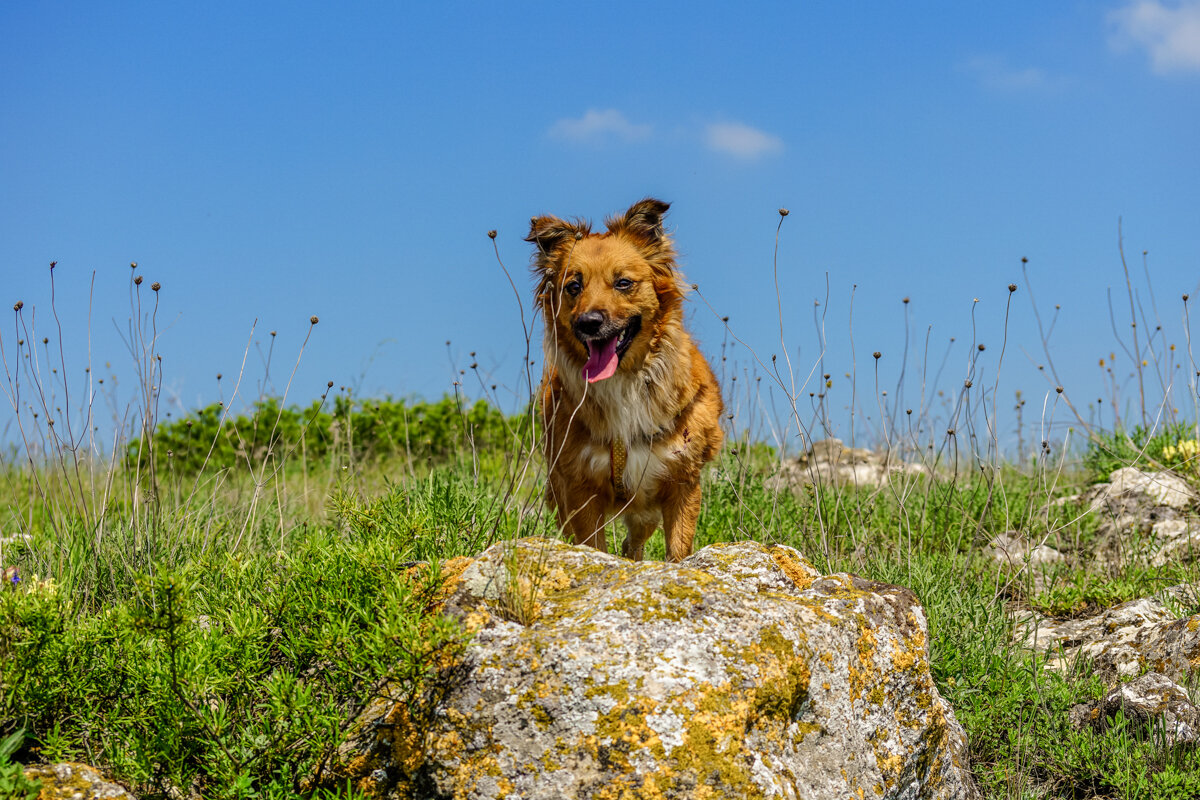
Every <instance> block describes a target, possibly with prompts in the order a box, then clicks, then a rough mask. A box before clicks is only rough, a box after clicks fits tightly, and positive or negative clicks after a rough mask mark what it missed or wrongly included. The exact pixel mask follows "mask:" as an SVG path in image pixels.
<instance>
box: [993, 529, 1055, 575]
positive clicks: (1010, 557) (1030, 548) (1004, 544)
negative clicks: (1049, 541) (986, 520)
mask: <svg viewBox="0 0 1200 800" xmlns="http://www.w3.org/2000/svg"><path fill="white" fill-rule="evenodd" d="M984 552H985V553H986V554H987V556H988V557H989V558H991V559H992V560H993V561H998V562H1000V563H1001V564H1003V565H1005V566H1006V567H1009V568H1012V569H1020V568H1022V567H1026V566H1028V567H1030V568H1040V567H1046V566H1048V565H1050V564H1057V563H1058V562H1060V561H1062V560H1063V559H1064V556H1063V554H1062V553H1060V552H1058V551H1057V550H1055V549H1054V548H1053V547H1050V546H1049V545H1046V544H1034V543H1033V542H1031V541H1029V539H1027V538H1026V537H1025V536H1024V535H1022V534H1020V533H1018V532H1017V531H1007V532H1005V533H1002V534H1000V535H998V536H996V537H995V538H993V539H992V540H991V541H990V542H988V545H987V548H986V549H985V550H984Z"/></svg>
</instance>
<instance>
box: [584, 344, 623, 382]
mask: <svg viewBox="0 0 1200 800" xmlns="http://www.w3.org/2000/svg"><path fill="white" fill-rule="evenodd" d="M587 349H588V360H587V363H586V364H584V365H583V377H584V378H586V379H587V382H588V383H595V382H596V381H602V380H604V379H605V378H611V377H612V376H613V374H614V373H615V372H616V371H617V337H616V336H614V337H612V338H611V339H605V340H603V341H600V342H597V341H591V342H588V343H587Z"/></svg>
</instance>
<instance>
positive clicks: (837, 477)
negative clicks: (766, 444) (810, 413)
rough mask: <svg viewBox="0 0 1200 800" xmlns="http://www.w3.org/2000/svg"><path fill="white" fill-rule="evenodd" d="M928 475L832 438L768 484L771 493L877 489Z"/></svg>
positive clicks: (783, 466) (784, 466)
mask: <svg viewBox="0 0 1200 800" xmlns="http://www.w3.org/2000/svg"><path fill="white" fill-rule="evenodd" d="M928 473H929V470H928V469H927V468H926V467H924V466H923V465H921V464H909V463H906V462H904V461H903V460H902V459H901V458H900V457H899V455H897V454H895V453H876V452H873V451H871V450H864V449H862V448H858V447H846V446H845V445H844V444H843V443H842V441H841V439H833V438H830V439H822V440H820V441H818V442H814V443H813V445H812V447H811V448H809V450H808V452H806V453H805V454H804V455H802V456H800V457H799V458H796V459H792V460H788V461H784V462H783V463H782V464H780V465H779V470H778V471H777V472H776V474H775V475H773V476H771V477H770V478H768V479H767V481H766V484H767V488H769V489H784V488H787V489H795V488H798V487H802V486H811V485H813V484H817V485H826V484H833V485H838V486H878V485H880V484H882V483H886V482H887V481H889V480H891V479H892V478H894V477H896V476H898V475H909V476H915V475H926V474H928Z"/></svg>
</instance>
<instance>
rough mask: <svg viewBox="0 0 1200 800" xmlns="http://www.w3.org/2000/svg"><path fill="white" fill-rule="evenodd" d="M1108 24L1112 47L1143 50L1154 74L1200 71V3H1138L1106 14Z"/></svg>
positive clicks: (1195, 0) (1194, 0)
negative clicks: (1111, 28) (1135, 47)
mask: <svg viewBox="0 0 1200 800" xmlns="http://www.w3.org/2000/svg"><path fill="white" fill-rule="evenodd" d="M1108 21H1109V24H1110V25H1112V26H1113V28H1114V35H1113V37H1112V40H1111V43H1112V45H1113V46H1114V47H1116V48H1117V49H1127V48H1129V47H1130V46H1137V47H1141V48H1145V50H1146V51H1147V52H1148V53H1149V54H1150V68H1151V69H1152V70H1153V71H1154V72H1156V73H1157V74H1159V75H1166V74H1168V73H1171V72H1189V71H1198V72H1200V0H1182V2H1179V3H1175V4H1172V5H1167V4H1165V3H1162V2H1159V1H1158V0H1138V2H1133V3H1130V4H1128V5H1127V6H1125V7H1124V8H1120V9H1117V10H1116V11H1111V12H1109V15H1108Z"/></svg>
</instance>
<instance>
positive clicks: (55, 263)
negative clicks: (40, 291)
mask: <svg viewBox="0 0 1200 800" xmlns="http://www.w3.org/2000/svg"><path fill="white" fill-rule="evenodd" d="M57 266H58V262H57V261H51V262H50V269H51V271H53V270H54V268H55V267H57Z"/></svg>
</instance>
